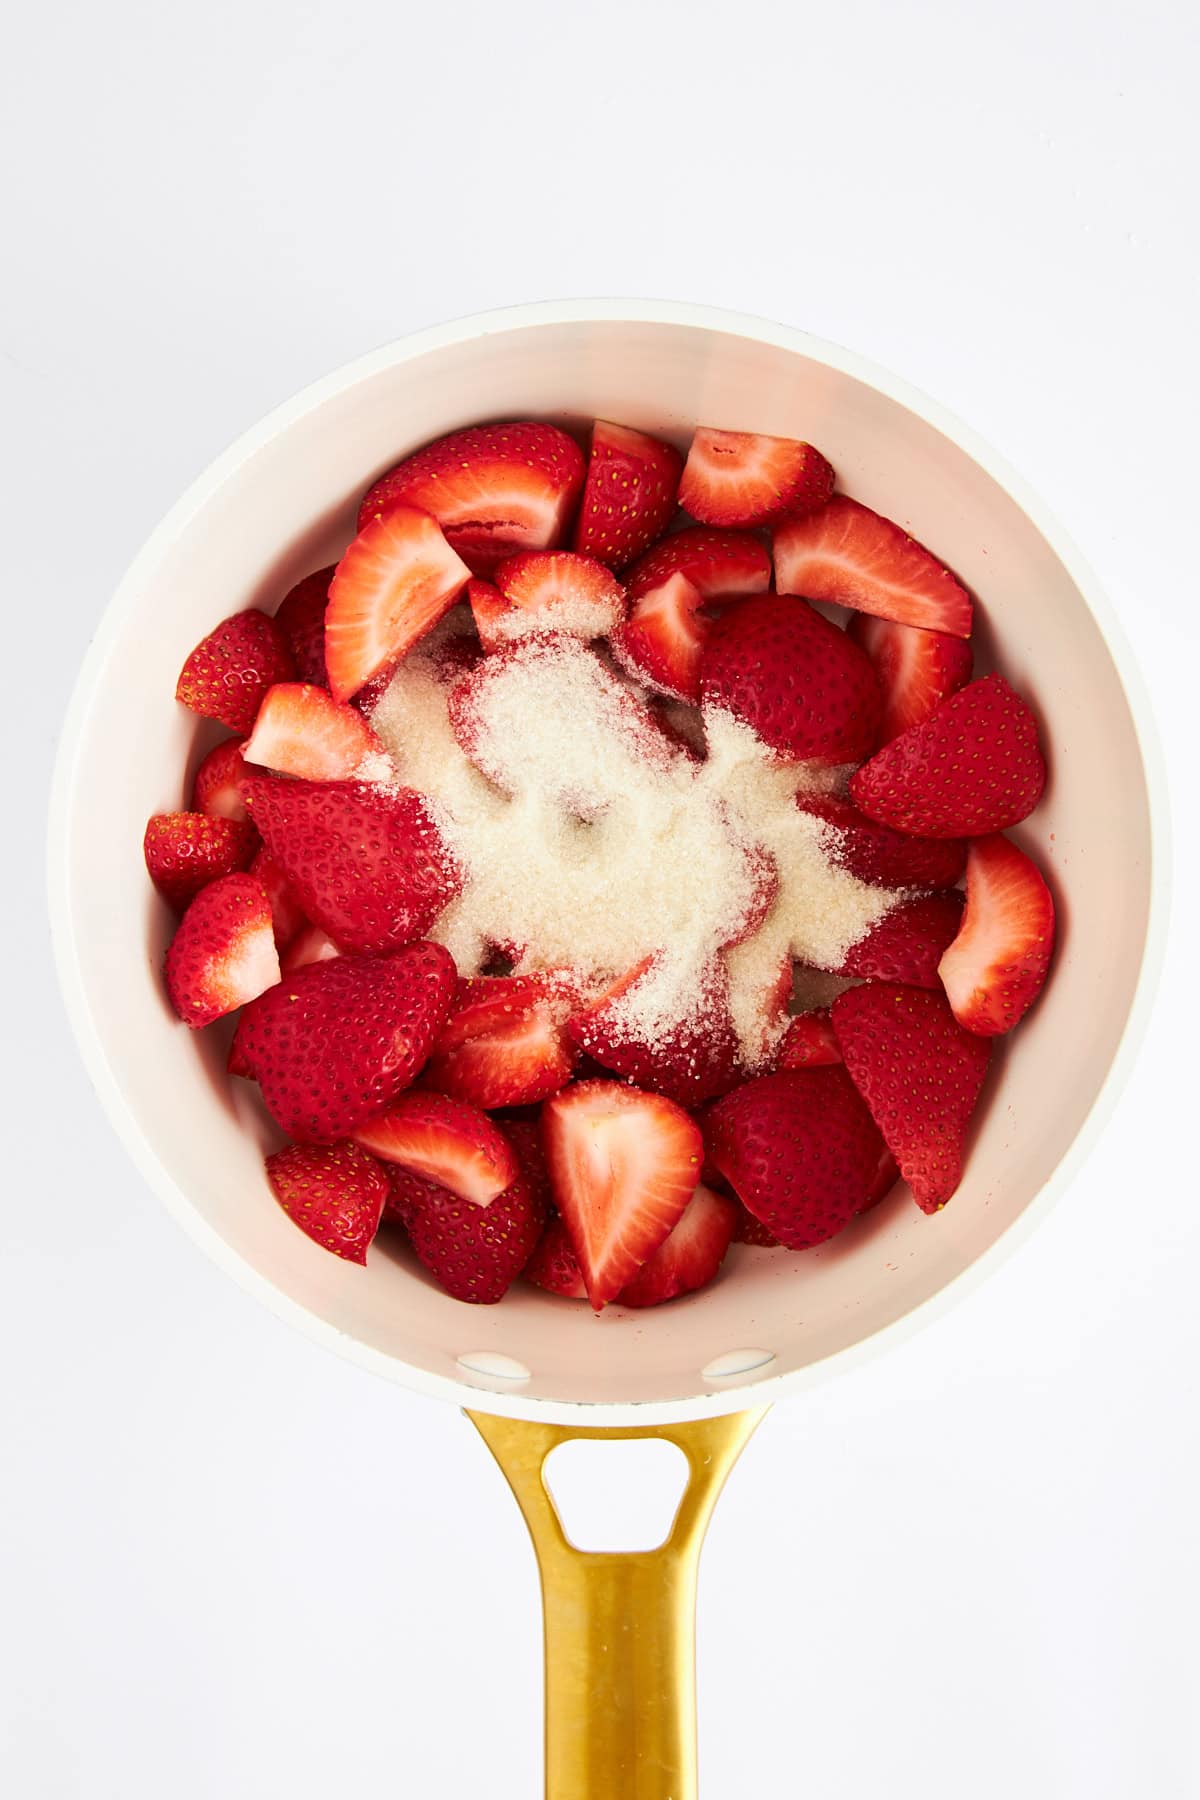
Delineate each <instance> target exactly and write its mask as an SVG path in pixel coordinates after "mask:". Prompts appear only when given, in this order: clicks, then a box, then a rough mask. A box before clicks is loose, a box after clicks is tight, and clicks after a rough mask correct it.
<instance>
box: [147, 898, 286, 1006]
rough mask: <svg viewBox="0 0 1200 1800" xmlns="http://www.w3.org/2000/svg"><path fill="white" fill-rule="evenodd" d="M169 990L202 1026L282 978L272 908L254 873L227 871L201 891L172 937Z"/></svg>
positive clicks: (167, 963) (173, 999) (177, 1001)
mask: <svg viewBox="0 0 1200 1800" xmlns="http://www.w3.org/2000/svg"><path fill="white" fill-rule="evenodd" d="M166 978H167V992H168V994H169V995H170V996H171V1004H172V1006H173V1007H174V1008H175V1011H176V1012H177V1013H178V1014H179V1017H180V1018H181V1019H182V1020H183V1022H184V1024H185V1025H190V1026H191V1027H192V1029H193V1030H198V1029H199V1028H200V1027H201V1026H203V1025H211V1024H212V1021H213V1020H214V1019H219V1018H221V1017H222V1015H223V1014H224V1013H228V1012H233V1011H235V1010H236V1008H237V1007H239V1006H242V1005H244V1004H245V1002H246V1001H247V1000H253V999H255V998H256V997H257V996H258V995H259V994H261V993H262V992H263V990H264V989H265V988H269V987H272V986H273V985H274V983H275V982H277V981H278V980H279V956H278V953H277V951H276V949H275V934H274V932H273V931H272V929H271V907H270V904H269V902H268V900H267V896H266V893H265V891H264V889H263V887H262V884H261V882H258V881H256V880H255V879H254V877H253V875H241V874H238V875H222V876H221V877H220V878H219V879H218V880H216V881H213V882H210V883H209V885H208V886H207V887H205V888H204V889H202V890H201V892H200V893H198V894H197V895H196V897H195V899H194V900H193V901H192V903H191V905H190V906H189V907H188V909H187V911H186V912H185V913H184V915H183V918H182V919H181V920H180V923H179V928H178V930H177V931H176V933H175V936H174V937H173V938H172V939H171V944H170V948H169V949H168V951H167V960H166Z"/></svg>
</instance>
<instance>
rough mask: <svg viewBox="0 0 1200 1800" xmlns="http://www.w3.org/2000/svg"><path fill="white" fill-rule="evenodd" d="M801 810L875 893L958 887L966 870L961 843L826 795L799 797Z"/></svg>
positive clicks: (844, 865)
mask: <svg viewBox="0 0 1200 1800" xmlns="http://www.w3.org/2000/svg"><path fill="white" fill-rule="evenodd" d="M954 642H955V643H957V642H958V639H957V638H956V639H954ZM796 805H797V806H798V807H799V808H800V810H801V811H802V812H806V813H812V814H813V815H814V817H816V818H818V819H824V821H825V823H826V824H827V825H828V826H829V831H828V832H827V833H826V838H825V847H826V849H827V851H828V853H829V855H830V856H831V857H832V859H833V861H834V862H836V863H839V864H840V865H841V867H842V868H843V869H846V870H848V871H849V873H850V874H851V875H857V877H858V879H859V880H860V881H869V882H870V883H871V884H872V886H874V887H895V888H903V887H929V888H947V887H953V885H954V883H955V882H956V881H957V880H958V878H959V876H960V875H961V874H962V872H963V870H964V868H965V867H966V863H967V846H966V844H965V843H963V842H962V840H961V839H959V838H922V837H910V836H909V835H908V834H907V833H905V832H901V831H892V830H890V829H889V827H888V826H886V825H880V824H878V823H877V822H876V821H875V820H874V819H868V818H867V816H866V814H865V813H860V812H859V810H858V808H857V807H856V806H851V805H850V804H849V802H848V801H845V800H835V799H833V798H832V796H830V795H826V794H805V793H800V794H797V795H796Z"/></svg>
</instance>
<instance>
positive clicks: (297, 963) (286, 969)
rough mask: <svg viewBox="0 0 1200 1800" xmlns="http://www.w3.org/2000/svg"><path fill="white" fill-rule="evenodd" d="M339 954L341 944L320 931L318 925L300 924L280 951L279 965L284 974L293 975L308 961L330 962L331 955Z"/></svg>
mask: <svg viewBox="0 0 1200 1800" xmlns="http://www.w3.org/2000/svg"><path fill="white" fill-rule="evenodd" d="M341 954H342V950H341V946H340V945H339V944H335V943H334V941H333V939H332V938H331V937H330V935H329V933H328V932H327V931H322V930H321V927H320V926H319V925H301V927H300V929H299V931H297V933H296V934H295V936H294V937H293V938H291V939H289V941H288V943H287V945H286V947H285V948H284V949H283V950H281V951H280V953H279V967H280V970H281V971H282V973H283V974H284V975H293V974H295V972H296V970H297V969H306V968H307V967H308V965H309V963H315V962H330V961H331V960H332V959H333V957H335V956H341Z"/></svg>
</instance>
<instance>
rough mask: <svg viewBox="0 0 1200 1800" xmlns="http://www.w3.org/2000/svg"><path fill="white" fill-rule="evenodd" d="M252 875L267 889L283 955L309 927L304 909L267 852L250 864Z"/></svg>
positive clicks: (259, 854) (277, 944)
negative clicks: (298, 934)
mask: <svg viewBox="0 0 1200 1800" xmlns="http://www.w3.org/2000/svg"><path fill="white" fill-rule="evenodd" d="M256 835H257V834H256ZM250 873H251V874H252V875H253V876H255V877H256V878H257V879H258V880H259V881H261V882H262V884H263V887H264V888H265V889H266V892H267V899H268V900H269V901H270V904H271V920H272V923H273V924H274V927H275V943H276V946H277V948H278V949H279V950H280V951H281V952H282V951H283V950H284V949H285V948H286V946H287V945H289V944H290V943H291V942H292V941H293V939H294V938H295V937H296V934H297V933H298V932H299V931H300V930H301V928H302V927H303V926H305V925H307V924H308V920H307V918H306V917H305V913H304V908H303V907H302V906H301V904H300V901H299V899H298V898H297V896H296V890H295V888H294V887H293V886H292V884H291V882H290V881H289V880H288V878H287V876H286V875H285V874H284V872H283V870H282V869H281V868H280V867H279V864H278V863H277V862H273V861H272V859H271V858H270V857H269V856H268V855H267V853H266V851H265V850H260V851H259V852H258V855H257V856H256V857H255V858H254V861H253V862H252V863H251V864H250ZM280 966H281V967H282V964H281V965H280Z"/></svg>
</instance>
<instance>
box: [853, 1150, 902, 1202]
mask: <svg viewBox="0 0 1200 1800" xmlns="http://www.w3.org/2000/svg"><path fill="white" fill-rule="evenodd" d="M899 1179H900V1165H899V1163H898V1162H897V1161H896V1159H895V1157H894V1156H893V1155H892V1153H891V1151H890V1150H889V1149H888V1147H887V1145H886V1144H884V1146H883V1148H882V1149H881V1150H880V1152H879V1167H878V1169H877V1170H876V1171H875V1179H874V1180H873V1181H872V1183H871V1186H870V1189H869V1191H868V1193H867V1197H866V1199H865V1200H864V1201H863V1203H862V1205H861V1206H860V1207H859V1209H858V1210H859V1212H870V1210H871V1208H872V1207H873V1206H878V1205H879V1202H880V1201H881V1200H886V1199H887V1197H888V1195H889V1194H890V1193H891V1191H892V1189H893V1188H894V1187H895V1185H896V1183H897V1182H898V1181H899Z"/></svg>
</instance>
